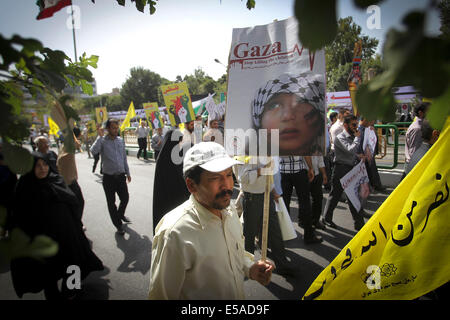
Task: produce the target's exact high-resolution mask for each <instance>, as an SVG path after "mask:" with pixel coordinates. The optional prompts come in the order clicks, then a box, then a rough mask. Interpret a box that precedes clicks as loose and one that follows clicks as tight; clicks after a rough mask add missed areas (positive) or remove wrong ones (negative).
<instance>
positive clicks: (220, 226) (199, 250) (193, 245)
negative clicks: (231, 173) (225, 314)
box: [149, 195, 254, 300]
mask: <svg viewBox="0 0 450 320" xmlns="http://www.w3.org/2000/svg"><path fill="white" fill-rule="evenodd" d="M253 260H254V257H253V255H252V254H250V253H248V252H246V251H245V249H244V236H243V234H242V224H241V222H240V221H239V217H238V216H237V214H236V211H235V210H234V207H233V206H230V207H228V208H227V209H225V210H222V220H221V219H220V218H218V217H217V216H216V215H214V214H213V213H211V212H210V211H208V210H207V209H206V208H205V207H203V206H202V205H201V204H200V203H198V202H197V201H196V200H195V198H194V196H192V195H191V196H190V198H189V200H187V201H186V202H184V203H183V204H181V205H180V206H178V207H177V208H175V209H174V210H172V211H170V212H169V213H167V214H166V215H165V216H164V217H163V218H162V219H161V221H160V222H159V223H158V225H157V226H156V230H155V237H154V238H153V244H152V264H151V278H150V292H149V299H159V300H161V299H182V300H185V299H186V300H187V299H189V300H207V299H217V300H225V299H226V300H231V299H244V298H245V292H244V277H245V276H247V277H248V276H249V269H250V267H251V266H252V265H253V263H254V262H253Z"/></svg>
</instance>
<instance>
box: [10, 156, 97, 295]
mask: <svg viewBox="0 0 450 320" xmlns="http://www.w3.org/2000/svg"><path fill="white" fill-rule="evenodd" d="M32 155H33V158H34V163H33V168H32V170H31V171H30V172H28V173H27V174H25V175H23V176H22V177H21V178H20V179H19V182H18V184H17V188H16V192H15V199H14V200H15V206H14V209H13V217H14V219H13V220H14V223H15V226H16V227H18V228H20V229H22V230H23V231H24V232H25V233H26V234H27V235H28V236H30V238H31V239H33V238H34V237H35V236H37V235H46V236H48V237H50V238H51V239H53V240H54V241H56V242H57V243H58V248H59V249H58V253H57V254H56V255H55V256H53V257H50V258H46V259H44V260H45V261H37V260H34V259H31V258H19V259H15V260H13V261H12V262H11V275H12V280H13V285H14V289H15V290H16V293H17V295H18V296H19V297H21V296H22V295H23V294H24V293H26V292H39V291H40V290H42V289H43V288H45V287H46V286H47V285H48V284H49V283H53V282H55V281H57V280H58V279H61V278H62V277H64V276H67V272H66V270H67V267H68V266H69V265H77V266H79V267H80V269H81V278H82V279H84V278H85V277H86V276H87V275H88V274H89V273H90V272H91V271H94V270H102V269H103V263H102V262H101V260H100V259H99V258H98V257H97V256H96V255H95V253H94V252H93V251H92V250H91V248H90V244H89V242H88V239H87V238H86V236H85V234H84V232H83V230H82V225H81V221H80V219H79V218H78V217H77V215H76V212H77V210H78V205H79V202H78V200H77V198H76V196H75V194H74V193H73V192H72V191H71V190H70V189H69V188H68V187H67V185H66V184H65V182H64V179H63V178H62V177H61V176H60V175H59V174H57V173H54V172H52V171H50V169H49V173H48V175H47V176H46V177H45V178H43V179H38V178H37V177H36V175H35V172H34V170H35V168H36V164H37V162H38V161H39V160H40V159H41V160H43V161H45V162H46V163H47V164H48V162H47V160H46V157H45V155H43V154H41V153H39V152H33V153H32Z"/></svg>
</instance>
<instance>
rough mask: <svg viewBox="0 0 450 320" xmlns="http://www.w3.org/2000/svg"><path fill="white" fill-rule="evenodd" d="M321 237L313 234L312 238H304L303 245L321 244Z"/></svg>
mask: <svg viewBox="0 0 450 320" xmlns="http://www.w3.org/2000/svg"><path fill="white" fill-rule="evenodd" d="M322 240H323V239H322V237H321V236H318V235H315V234H313V235H312V236H310V237H308V238H304V239H303V241H304V242H305V244H315V243H321V242H322Z"/></svg>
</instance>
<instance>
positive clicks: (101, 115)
mask: <svg viewBox="0 0 450 320" xmlns="http://www.w3.org/2000/svg"><path fill="white" fill-rule="evenodd" d="M95 118H96V120H97V123H103V122H105V121H106V120H108V111H106V107H100V108H95Z"/></svg>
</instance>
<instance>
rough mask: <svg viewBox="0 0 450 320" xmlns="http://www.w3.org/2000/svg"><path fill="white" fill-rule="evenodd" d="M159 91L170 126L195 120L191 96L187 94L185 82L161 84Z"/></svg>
mask: <svg viewBox="0 0 450 320" xmlns="http://www.w3.org/2000/svg"><path fill="white" fill-rule="evenodd" d="M161 91H162V94H163V97H164V103H165V104H166V108H167V113H168V114H169V120H170V124H171V125H172V126H175V125H177V124H180V123H185V122H190V121H194V120H195V113H194V109H193V108H192V101H191V96H190V95H189V90H188V87H187V84H186V82H178V83H172V84H169V85H165V86H161Z"/></svg>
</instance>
